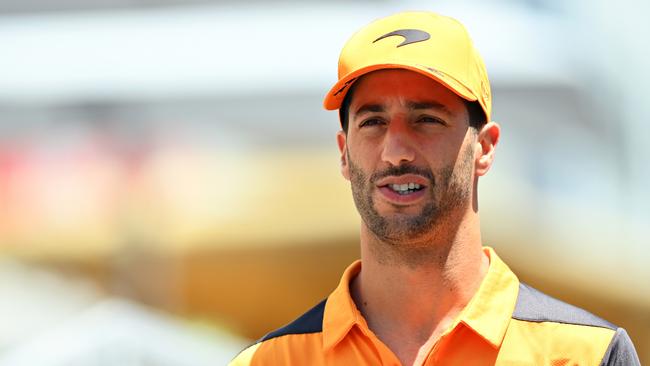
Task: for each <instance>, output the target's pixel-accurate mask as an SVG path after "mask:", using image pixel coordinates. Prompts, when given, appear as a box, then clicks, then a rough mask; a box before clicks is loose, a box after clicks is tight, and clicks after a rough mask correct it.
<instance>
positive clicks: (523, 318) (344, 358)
mask: <svg viewBox="0 0 650 366" xmlns="http://www.w3.org/2000/svg"><path fill="white" fill-rule="evenodd" d="M484 251H485V253H486V254H487V255H488V257H489V258H490V266H489V269H488V272H487V274H486V275H485V277H484V279H483V280H482V282H481V285H480V287H479V289H478V291H477V292H476V294H475V295H474V296H473V297H472V299H471V300H470V302H469V303H468V304H467V306H466V307H465V308H464V309H463V310H462V311H461V313H460V314H459V315H458V317H457V318H456V319H455V320H454V322H453V323H452V324H451V325H450V326H449V327H448V329H447V330H446V331H445V332H444V333H443V334H442V336H441V337H440V338H439V339H438V340H437V342H436V343H435V344H434V345H433V347H432V348H431V349H430V350H429V352H428V355H427V357H426V358H425V360H424V362H423V365H553V366H560V365H567V366H568V365H639V360H638V357H637V356H636V352H635V350H634V346H633V345H632V342H631V341H630V339H629V337H628V336H627V333H626V332H625V330H623V329H622V328H618V327H616V326H614V325H612V324H611V323H608V322H606V321H604V320H602V319H600V318H598V317H596V316H594V315H592V314H590V313H588V312H586V311H584V310H582V309H579V308H576V307H574V306H571V305H568V304H565V303H563V302H561V301H559V300H556V299H553V298H552V297H550V296H547V295H544V294H542V293H541V292H539V291H537V290H535V289H533V288H531V287H529V286H527V285H524V284H522V283H520V282H519V280H518V279H517V277H516V276H515V274H514V273H513V272H512V271H511V270H510V269H509V268H508V266H507V265H506V264H505V263H504V262H503V261H502V260H501V259H500V258H499V257H498V256H497V255H496V253H495V252H494V251H493V250H492V249H491V248H488V247H486V248H484ZM360 270H361V262H360V261H356V262H354V263H353V264H352V265H350V266H349V267H348V268H347V269H346V271H345V273H344V274H343V277H342V278H341V281H340V283H339V285H338V287H337V288H336V289H335V290H334V292H332V294H331V295H330V296H329V297H328V298H327V299H326V300H324V301H323V302H321V303H320V304H318V305H316V306H315V307H314V308H312V309H311V310H309V311H308V312H307V313H305V314H303V315H302V316H301V317H300V318H298V319H296V320H295V321H294V322H292V323H290V324H289V325H287V326H286V327H284V328H281V329H278V330H276V331H274V332H271V333H269V334H267V335H266V336H264V337H263V338H262V339H261V340H259V341H258V342H256V343H255V344H254V345H252V346H250V347H248V348H247V349H245V350H244V351H243V352H242V353H240V354H239V355H238V356H237V357H236V358H235V359H234V360H233V361H232V363H231V366H239V365H246V366H248V365H395V366H397V365H401V364H400V361H399V360H398V358H397V357H396V356H395V354H394V353H393V352H392V351H391V350H390V349H389V348H388V347H387V346H386V345H385V344H384V343H383V342H382V341H381V340H380V339H379V338H377V336H376V335H375V334H374V333H373V332H372V331H371V330H370V329H369V327H368V324H367V323H366V320H365V319H364V318H363V316H362V315H361V313H360V312H359V310H358V309H357V307H356V304H355V303H354V301H353V300H352V297H351V295H350V282H351V280H352V279H354V277H355V276H356V275H357V274H358V273H359V271H360Z"/></svg>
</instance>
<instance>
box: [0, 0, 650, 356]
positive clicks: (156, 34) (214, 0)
mask: <svg viewBox="0 0 650 366" xmlns="http://www.w3.org/2000/svg"><path fill="white" fill-rule="evenodd" d="M412 9H424V10H434V11H438V12H440V13H443V14H446V15H450V16H453V17H455V18H457V19H459V20H461V21H462V22H463V23H464V24H465V25H466V26H467V28H468V29H469V31H470V34H471V35H472V37H473V38H474V41H475V43H476V45H477V47H478V49H479V51H480V52H481V53H482V55H483V57H484V58H485V61H486V64H487V69H488V73H489V75H490V79H491V82H492V85H493V96H494V119H495V120H496V121H498V122H500V123H501V125H502V129H503V132H502V133H503V136H502V139H501V142H500V145H499V148H498V150H497V151H498V152H497V159H496V164H495V166H494V167H493V169H492V171H491V172H490V174H489V175H488V176H487V177H485V178H482V179H481V184H480V187H481V189H480V192H481V195H480V211H481V216H482V226H483V233H484V241H485V244H486V245H490V246H493V247H495V248H496V250H497V251H498V253H499V254H500V255H501V257H502V258H504V259H505V260H506V262H507V263H509V265H510V266H511V267H512V268H513V269H514V270H515V272H517V274H518V275H519V277H520V278H521V279H522V280H524V281H526V282H528V283H529V284H531V285H533V286H535V287H537V288H539V289H541V290H544V291H546V292H547V293H549V294H551V295H553V296H556V297H558V298H560V299H562V300H564V301H567V302H571V303H574V304H576V305H579V306H582V307H584V308H586V309H588V310H589V311H591V312H593V313H595V314H597V315H599V316H601V317H604V318H607V319H608V320H610V321H612V322H614V323H616V324H618V325H620V326H623V327H625V328H627V330H628V332H629V334H630V336H631V338H632V340H633V341H634V342H635V344H636V347H637V350H638V352H639V356H640V357H641V361H642V363H650V265H649V263H650V245H649V244H650V239H649V234H650V229H649V228H648V226H649V224H650V213H649V208H648V207H649V205H650V193H649V190H648V182H649V181H650V169H649V168H648V162H649V161H650V151H649V150H648V148H647V139H648V136H650V126H649V122H650V121H649V118H648V116H649V115H650V101H649V100H648V91H647V89H648V85H650V72H649V68H648V67H647V66H648V65H649V64H650V56H649V53H648V52H649V51H648V47H647V42H648V38H649V36H650V29H648V25H647V20H646V14H647V13H648V10H650V9H649V6H648V5H647V3H646V2H643V1H631V0H624V1H618V2H613V1H604V0H602V1H587V0H575V1H571V2H567V1H560V0H522V1H514V0H513V1H508V0H489V1H487V0H483V1H469V0H468V1H458V0H456V1H427V2H425V1H399V2H398V1H389V0H386V1H318V0H312V1H301V2H298V1H289V0H286V1H248V2H244V1H232V0H231V1H229V0H182V1H181V0H84V1H81V0H58V1H55V2H52V1H44V0H23V1H4V2H0V365H1V366H5V365H11V366H17V365H47V366H49V365H52V366H55V365H56V366H69V365H133V366H136V365H137V366H144V365H188V366H190V365H192V366H194V365H216V364H226V363H227V362H228V361H229V360H230V359H231V358H232V357H233V356H234V355H235V354H236V353H237V352H238V351H239V350H240V349H242V347H244V346H245V345H246V344H248V343H249V342H251V341H252V340H254V339H256V338H258V337H260V336H262V335H263V334H265V333H266V332H268V331H270V330H272V329H274V328H276V327H279V326H281V325H283V324H285V323H287V322H288V321H290V320H292V319H293V318H295V317H296V316H298V315H299V314H301V313H302V312H303V311H304V310H306V309H307V308H309V307H311V305H313V304H315V303H316V302H317V301H319V300H321V299H322V298H324V297H326V296H327V295H328V293H329V292H330V291H331V290H332V289H333V288H334V287H335V286H336V284H337V282H338V280H339V276H340V274H341V272H342V271H343V269H344V268H345V267H346V266H347V265H348V264H349V263H350V262H351V261H353V260H354V259H355V258H357V257H358V225H359V218H358V216H357V213H356V210H355V208H354V206H353V203H352V199H351V194H350V192H349V187H348V185H347V184H346V181H345V180H343V179H342V178H341V177H340V175H339V170H338V160H339V157H338V153H337V148H336V144H335V137H334V136H335V133H336V131H337V130H338V115H337V113H336V112H327V111H324V110H323V109H322V107H321V103H322V98H323V96H324V94H325V93H326V91H327V90H329V88H330V86H331V85H332V84H333V83H334V82H335V80H336V66H337V59H338V54H339V51H340V49H341V47H342V45H343V44H344V43H345V41H346V39H347V38H348V37H349V36H350V35H351V34H352V32H354V31H355V30H357V29H358V28H359V27H361V26H362V25H364V24H366V23H368V22H369V21H371V20H373V19H376V18H378V17H381V16H385V15H388V14H390V13H393V12H395V11H400V10H412Z"/></svg>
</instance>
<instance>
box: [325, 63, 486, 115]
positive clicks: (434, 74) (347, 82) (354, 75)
mask: <svg viewBox="0 0 650 366" xmlns="http://www.w3.org/2000/svg"><path fill="white" fill-rule="evenodd" d="M382 69H406V70H411V71H415V72H417V73H420V74H422V75H424V76H428V77H430V78H432V79H434V80H435V81H437V82H439V83H440V84H442V85H443V86H445V87H446V88H447V89H449V90H451V91H452V92H454V93H455V94H456V95H458V96H459V97H461V98H463V99H465V100H468V101H471V102H473V101H476V100H478V98H477V97H476V96H475V95H474V94H473V93H472V92H470V91H469V89H468V88H467V87H465V86H464V85H463V84H462V83H460V82H459V81H457V80H456V79H454V78H452V77H451V76H449V75H448V74H445V73H444V72H442V71H439V70H435V69H431V68H428V67H425V66H420V65H410V64H400V63H387V64H375V65H370V66H366V67H362V68H360V69H357V70H355V71H353V72H351V73H349V74H348V75H346V76H345V77H343V78H341V79H340V80H339V81H338V82H337V83H336V84H334V86H333V87H332V89H330V91H329V92H328V93H327V95H326V96H325V99H324V100H323V107H325V109H327V110H335V109H339V108H341V104H342V103H343V99H345V96H346V94H347V93H348V90H350V86H351V85H352V84H354V82H356V79H358V78H359V77H361V76H363V75H365V74H367V73H369V72H372V71H376V70H382Z"/></svg>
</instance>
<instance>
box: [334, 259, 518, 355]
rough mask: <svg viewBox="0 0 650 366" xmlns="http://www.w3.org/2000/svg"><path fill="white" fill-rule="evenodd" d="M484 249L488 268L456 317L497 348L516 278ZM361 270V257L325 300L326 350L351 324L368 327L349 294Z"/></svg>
mask: <svg viewBox="0 0 650 366" xmlns="http://www.w3.org/2000/svg"><path fill="white" fill-rule="evenodd" d="M483 252H484V253H485V254H486V255H487V256H488V257H489V259H490V266H489V269H488V271H487V273H486V275H485V277H484V278H483V280H482V282H481V285H480V286H479V289H478V291H477V292H476V294H474V296H473V297H472V299H471V300H470V302H469V304H467V306H466V307H465V309H463V311H462V312H461V313H460V315H459V317H458V318H457V322H454V324H458V323H459V322H461V323H463V324H465V325H466V326H468V327H469V328H471V329H472V330H474V332H476V333H477V334H479V335H480V336H481V337H482V338H483V339H485V340H486V341H487V342H489V343H490V344H491V345H492V346H493V347H495V348H498V347H500V345H501V342H502V341H503V337H504V336H505V333H506V329H507V328H508V324H509V322H510V318H511V316H512V312H513V310H514V308H515V303H516V301H517V294H518V290H519V280H518V279H517V276H515V274H514V273H513V272H512V271H511V270H510V268H508V266H507V265H506V264H505V263H504V262H503V261H502V260H501V259H500V258H499V257H498V256H497V254H496V253H495V252H494V250H493V249H492V248H490V247H484V248H483ZM360 271H361V261H359V260H357V261H355V262H354V263H352V264H351V265H350V266H349V267H348V268H347V269H346V270H345V272H344V273H343V276H342V277H341V281H340V282H339V284H338V286H337V287H336V289H335V290H334V292H332V294H331V295H330V296H329V298H328V299H327V302H326V304H325V313H324V317H323V347H324V350H325V351H326V352H327V351H328V350H330V349H332V348H333V347H334V346H336V345H337V344H338V343H339V342H340V341H341V340H342V339H343V338H344V337H345V336H346V335H347V333H348V332H349V331H350V330H351V329H352V327H353V326H354V325H362V329H363V326H365V327H367V325H366V321H365V319H364V318H363V316H362V315H361V313H360V312H359V310H358V309H357V306H356V304H355V303H354V301H353V300H352V296H351V295H350V281H352V279H354V277H356V275H357V274H358V273H359V272H360Z"/></svg>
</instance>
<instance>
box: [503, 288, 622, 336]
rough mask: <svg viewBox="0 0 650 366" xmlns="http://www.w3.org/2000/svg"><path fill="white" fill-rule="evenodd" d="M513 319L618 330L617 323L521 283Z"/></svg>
mask: <svg viewBox="0 0 650 366" xmlns="http://www.w3.org/2000/svg"><path fill="white" fill-rule="evenodd" d="M511 317H512V319H516V320H521V321H527V322H533V323H543V322H547V323H557V324H570V325H578V326H584V327H595V328H605V329H610V330H613V331H616V329H617V328H618V327H617V326H616V325H614V324H612V323H610V322H608V321H606V320H604V319H602V318H600V317H598V316H596V315H594V314H592V313H590V312H588V311H586V310H584V309H581V308H578V307H576V306H573V305H570V304H567V303H565V302H563V301H561V300H558V299H556V298H553V297H551V296H549V295H547V294H544V293H542V292H540V291H538V290H536V289H535V288H533V287H530V286H528V285H526V284H525V283H519V293H518V295H517V303H516V305H515V309H514V311H513V312H512V316H511Z"/></svg>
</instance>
